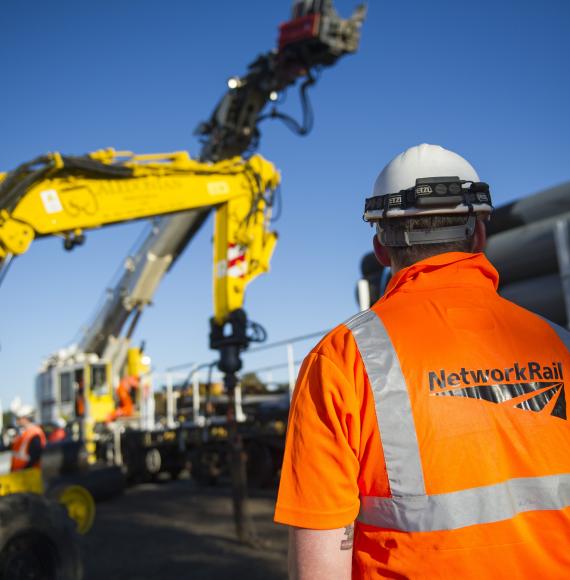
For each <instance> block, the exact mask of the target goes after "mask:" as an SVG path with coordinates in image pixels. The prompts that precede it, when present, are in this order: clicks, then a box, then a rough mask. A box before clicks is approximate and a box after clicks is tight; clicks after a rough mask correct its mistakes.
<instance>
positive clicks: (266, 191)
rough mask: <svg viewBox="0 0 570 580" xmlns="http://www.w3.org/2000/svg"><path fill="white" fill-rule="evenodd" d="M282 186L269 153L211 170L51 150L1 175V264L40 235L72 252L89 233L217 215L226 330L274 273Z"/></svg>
mask: <svg viewBox="0 0 570 580" xmlns="http://www.w3.org/2000/svg"><path fill="white" fill-rule="evenodd" d="M279 182H280V175H279V172H278V171H277V170H276V169H275V167H274V166H273V165H272V164H271V163H270V162H268V161H266V160H265V159H263V157H261V156H259V155H254V156H253V157H251V158H250V159H249V160H244V159H243V158H241V157H234V158H231V159H228V160H224V161H219V162H217V163H202V162H199V161H196V160H194V159H191V158H190V156H189V155H188V153H186V152H177V153H169V154H152V155H134V154H132V153H130V152H116V151H114V150H113V149H106V150H103V151H97V152H94V153H90V154H88V155H86V156H82V157H66V156H63V155H60V154H59V153H51V154H48V155H46V156H44V157H41V158H38V159H37V160H35V161H33V162H30V163H26V164H24V165H21V166H20V167H19V168H18V169H16V170H15V171H13V172H11V173H8V174H0V265H1V263H2V261H4V260H5V259H6V258H8V257H10V256H14V255H20V254H23V253H25V252H26V251H27V250H28V248H29V247H30V244H31V243H32V241H33V240H34V239H35V238H37V237H42V236H60V237H62V238H63V239H64V245H65V247H66V249H71V248H72V247H73V246H74V245H76V244H80V243H82V242H83V240H84V231H86V230H91V229H94V228H99V227H103V226H107V225H111V224H116V223H120V222H128V221H132V220H138V219H143V218H150V217H154V216H160V215H164V214H171V213H175V212H181V211H185V210H191V209H197V208H215V209H216V217H215V226H214V242H213V243H214V318H215V319H216V321H217V322H219V323H223V321H224V320H226V318H227V316H228V314H229V312H230V311H232V310H235V309H237V308H241V306H242V304H243V299H244V292H245V288H246V286H247V284H248V283H249V282H250V281H251V280H253V279H254V278H255V277H256V276H258V275H259V274H261V273H262V272H265V271H267V270H268V269H269V261H270V259H271V255H272V253H273V250H274V247H275V242H276V239H277V236H276V234H275V233H274V232H271V231H270V230H269V222H270V217H271V206H272V203H273V196H274V192H275V191H276V188H277V187H278V185H279Z"/></svg>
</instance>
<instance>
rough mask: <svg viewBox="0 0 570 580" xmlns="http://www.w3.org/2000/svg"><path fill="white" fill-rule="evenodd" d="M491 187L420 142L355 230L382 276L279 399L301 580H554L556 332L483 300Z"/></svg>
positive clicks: (565, 481)
mask: <svg viewBox="0 0 570 580" xmlns="http://www.w3.org/2000/svg"><path fill="white" fill-rule="evenodd" d="M491 210H492V205H491V196H490V193H489V187H488V185H487V184H485V183H481V182H480V181H479V177H478V175H477V173H476V172H475V170H474V169H473V167H472V166H471V165H470V164H469V163H468V162H467V161H466V160H465V159H463V158H462V157H460V156H459V155H457V154H455V153H452V152H451V151H447V150H445V149H443V148H441V147H437V146H433V145H420V146H418V147H413V148H411V149H409V150H407V151H406V152H405V153H402V154H401V155H399V156H397V157H396V158H395V159H394V160H393V161H391V162H390V163H389V164H388V165H387V166H386V168H385V169H384V170H383V171H382V173H381V174H380V176H379V177H378V179H377V181H376V184H375V188H374V197H371V198H369V199H368V200H366V207H365V214H364V218H365V220H366V221H369V222H372V223H374V224H375V225H376V236H375V238H374V247H375V252H376V255H377V257H378V259H379V260H380V262H381V263H383V264H384V265H386V266H391V267H392V272H393V274H394V275H393V278H392V280H391V281H390V283H389V285H388V287H387V289H386V292H385V294H384V296H383V297H382V298H381V299H380V300H379V301H378V302H377V303H376V304H375V305H374V306H373V307H372V308H371V309H370V310H367V311H365V312H361V313H360V314H358V315H357V316H355V317H353V318H352V319H350V320H349V321H348V322H346V323H345V324H342V325H340V326H338V327H337V328H336V329H335V330H333V331H332V332H331V333H329V334H328V335H327V336H326V337H325V338H324V339H323V340H322V341H321V342H320V343H319V344H318V345H317V346H316V347H315V348H314V349H313V350H312V351H311V353H310V354H309V355H308V356H307V358H306V359H305V361H304V363H303V366H302V368H301V371H300V375H299V379H298V382H297V386H296V389H295V393H294V397H293V401H292V406H291V412H290V416H289V427H288V432H287V443H286V450H285V458H284V462H283V470H282V476H281V484H280V488H279V497H278V500H277V507H276V511H275V520H276V521H277V522H280V523H284V524H288V525H289V526H291V527H290V542H289V545H290V549H289V567H290V574H291V577H292V578H298V579H300V580H305V579H307V580H320V579H326V580H331V579H339V580H342V579H348V578H350V577H351V576H352V578H446V579H448V578H449V579H458V580H459V579H461V580H465V579H477V580H481V579H487V578H489V579H491V578H492V579H495V578H505V579H506V578H508V579H521V578H529V579H530V578H533V579H534V578H545V579H551V578H569V577H570V507H569V506H570V424H569V422H568V420H567V419H568V417H567V412H566V394H565V389H566V384H565V381H566V377H570V353H569V350H568V348H569V347H570V338H569V334H568V333H567V332H566V331H565V330H563V329H562V328H560V327H557V326H556V325H554V324H551V323H549V322H548V321H547V320H544V319H542V318H540V317H538V316H536V315H534V314H532V313H530V312H528V311H526V310H524V309H522V308H520V307H518V306H516V305H514V304H512V303H511V302H508V301H507V300H504V299H502V298H501V297H500V296H499V295H498V294H497V286H498V275H497V272H496V270H495V269H494V268H493V266H492V265H491V264H490V263H489V262H488V261H487V259H486V258H485V256H484V255H483V254H482V253H481V251H482V249H483V247H484V244H485V227H484V220H486V219H487V218H488V216H489V214H490V213H491Z"/></svg>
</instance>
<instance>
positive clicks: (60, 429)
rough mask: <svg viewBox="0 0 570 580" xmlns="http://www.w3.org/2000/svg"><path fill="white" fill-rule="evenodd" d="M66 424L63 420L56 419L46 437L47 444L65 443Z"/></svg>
mask: <svg viewBox="0 0 570 580" xmlns="http://www.w3.org/2000/svg"><path fill="white" fill-rule="evenodd" d="M66 426H67V423H66V422H65V420H64V419H61V418H59V419H56V420H55V421H54V423H53V425H52V429H51V432H50V433H49V435H48V438H47V441H48V443H58V442H60V441H65V439H67V431H66V430H65V427H66Z"/></svg>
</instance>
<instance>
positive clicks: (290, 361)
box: [287, 343, 295, 399]
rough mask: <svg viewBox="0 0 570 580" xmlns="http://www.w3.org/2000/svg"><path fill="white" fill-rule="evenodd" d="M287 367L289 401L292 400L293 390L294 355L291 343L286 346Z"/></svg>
mask: <svg viewBox="0 0 570 580" xmlns="http://www.w3.org/2000/svg"><path fill="white" fill-rule="evenodd" d="M287 365H288V367H289V399H292V398H293V391H294V390H295V353H294V352H293V344H292V343H289V344H288V345H287Z"/></svg>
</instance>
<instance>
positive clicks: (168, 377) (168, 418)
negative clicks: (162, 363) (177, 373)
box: [166, 372, 174, 429]
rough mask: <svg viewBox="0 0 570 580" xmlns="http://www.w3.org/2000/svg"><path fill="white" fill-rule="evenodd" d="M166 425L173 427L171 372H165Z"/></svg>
mask: <svg viewBox="0 0 570 580" xmlns="http://www.w3.org/2000/svg"><path fill="white" fill-rule="evenodd" d="M166 426H167V427H168V428H169V429H172V428H173V427H174V399H173V396H172V373H170V372H168V373H166Z"/></svg>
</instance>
